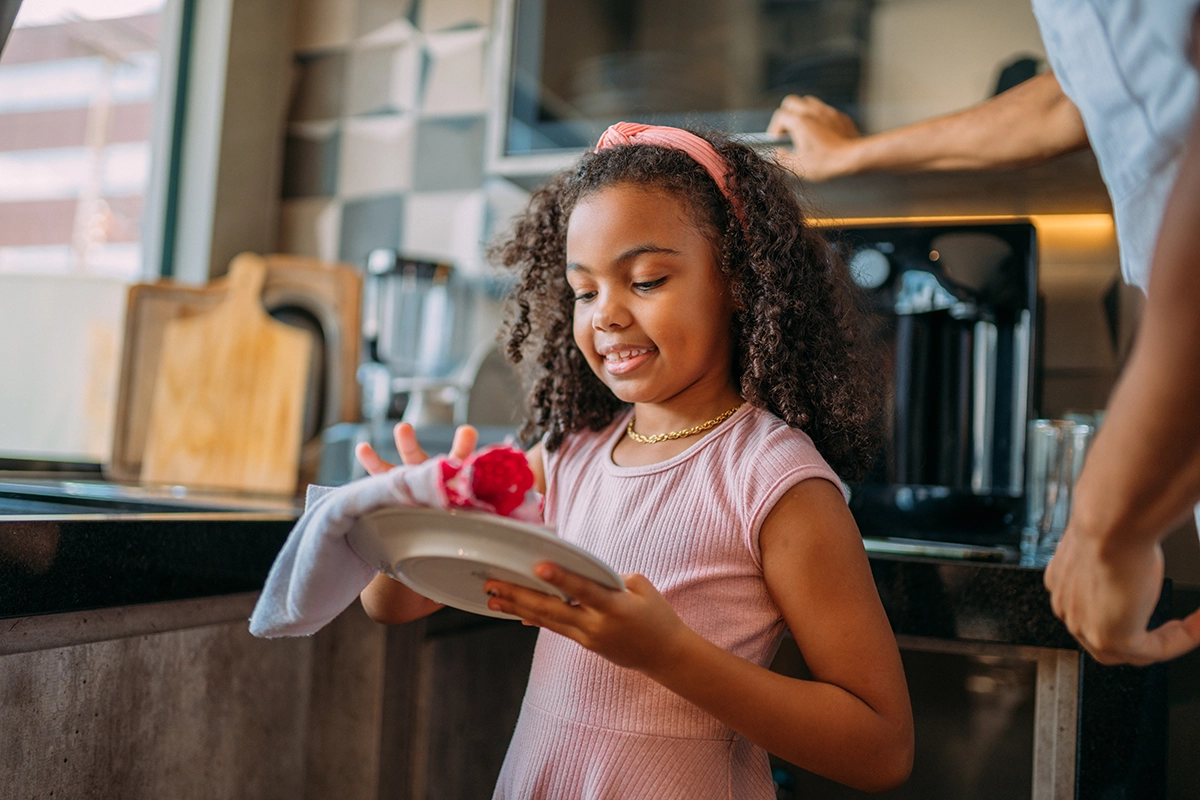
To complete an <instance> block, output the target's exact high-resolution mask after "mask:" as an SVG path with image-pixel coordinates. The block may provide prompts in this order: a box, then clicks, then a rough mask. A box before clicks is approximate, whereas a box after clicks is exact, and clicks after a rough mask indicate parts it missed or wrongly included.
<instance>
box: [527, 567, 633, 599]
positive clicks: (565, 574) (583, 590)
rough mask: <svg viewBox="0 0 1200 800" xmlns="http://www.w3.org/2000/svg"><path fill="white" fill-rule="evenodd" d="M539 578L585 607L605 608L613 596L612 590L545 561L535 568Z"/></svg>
mask: <svg viewBox="0 0 1200 800" xmlns="http://www.w3.org/2000/svg"><path fill="white" fill-rule="evenodd" d="M533 571H534V573H535V574H537V576H538V577H539V578H541V579H542V580H544V581H545V582H546V583H548V584H550V585H551V586H555V587H557V588H559V589H562V591H563V594H565V595H566V596H567V597H573V598H575V599H576V600H578V601H579V602H580V603H581V604H583V605H585V606H591V607H592V608H603V607H604V606H606V605H607V604H608V602H609V600H610V595H612V594H613V590H612V589H606V588H604V587H603V586H601V585H600V584H598V583H596V582H595V581H593V580H589V579H588V578H585V577H583V576H582V575H577V574H576V573H574V572H569V571H568V570H565V569H563V568H562V567H560V566H558V565H556V564H551V563H550V562H548V561H544V562H542V563H541V564H538V565H537V566H536V567H534V568H533Z"/></svg>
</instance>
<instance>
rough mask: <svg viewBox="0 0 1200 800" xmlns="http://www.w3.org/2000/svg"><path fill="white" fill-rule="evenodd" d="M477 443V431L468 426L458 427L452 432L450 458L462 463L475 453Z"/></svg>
mask: <svg viewBox="0 0 1200 800" xmlns="http://www.w3.org/2000/svg"><path fill="white" fill-rule="evenodd" d="M478 443H479V431H477V430H475V428H473V427H471V426H470V425H459V426H458V430H456V431H454V442H453V443H452V444H451V445H450V457H451V458H457V459H458V460H459V461H462V460H463V459H465V458H466V457H467V456H469V455H471V453H473V452H474V451H475V445H476V444H478Z"/></svg>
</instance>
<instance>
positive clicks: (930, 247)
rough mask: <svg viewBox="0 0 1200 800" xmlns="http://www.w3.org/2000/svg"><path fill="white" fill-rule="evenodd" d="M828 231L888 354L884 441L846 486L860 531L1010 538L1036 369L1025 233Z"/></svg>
mask: <svg viewBox="0 0 1200 800" xmlns="http://www.w3.org/2000/svg"><path fill="white" fill-rule="evenodd" d="M828 235H829V239H830V241H831V243H832V245H833V246H834V247H835V248H837V249H838V250H839V251H840V252H841V254H842V255H843V257H844V258H845V260H846V261H847V263H848V264H849V266H850V271H851V275H852V276H853V278H854V280H855V282H856V283H857V284H858V285H859V286H860V287H862V288H863V290H864V291H865V293H866V299H867V303H868V305H869V307H870V310H871V311H872V312H873V317H872V320H871V324H872V325H873V327H874V332H875V334H876V335H878V336H879V337H880V339H881V340H882V342H884V343H885V345H886V352H887V355H888V365H887V369H886V374H887V376H888V380H889V387H888V388H889V391H888V399H887V403H888V407H887V409H886V413H885V421H886V434H885V443H884V446H883V448H882V451H881V452H880V454H879V457H878V458H877V460H876V464H875V467H874V469H873V470H872V472H871V474H870V475H868V476H867V478H866V479H864V480H863V481H861V482H859V483H857V484H855V485H853V486H852V487H851V510H852V511H853V512H854V514H855V518H856V519H857V520H858V524H859V527H860V528H861V529H862V532H863V534H864V535H867V536H880V537H883V536H886V537H907V538H917V539H932V540H938V541H953V542H965V543H986V544H1000V543H1015V542H1016V541H1017V540H1018V538H1019V528H1020V521H1021V518H1022V512H1023V497H1022V495H1023V491H1024V461H1025V430H1026V424H1027V422H1028V420H1029V419H1031V418H1032V417H1033V416H1034V415H1035V413H1036V408H1037V403H1036V402H1035V398H1036V397H1037V394H1038V387H1037V386H1036V377H1037V375H1038V374H1039V373H1040V369H1039V362H1040V359H1039V357H1038V352H1039V343H1038V335H1037V334H1038V325H1037V317H1038V304H1037V240H1036V235H1035V231H1034V227H1033V225H1032V224H1031V223H1029V222H1024V221H1014V222H1007V221H1005V222H1001V223H990V222H987V223H976V222H963V223H957V222H946V223H942V222H937V223H933V224H922V225H912V224H908V223H904V224H896V225H890V224H889V225H878V226H869V227H866V226H864V227H858V226H853V227H841V228H836V229H830V230H829V231H828ZM1010 540H1011V541H1010Z"/></svg>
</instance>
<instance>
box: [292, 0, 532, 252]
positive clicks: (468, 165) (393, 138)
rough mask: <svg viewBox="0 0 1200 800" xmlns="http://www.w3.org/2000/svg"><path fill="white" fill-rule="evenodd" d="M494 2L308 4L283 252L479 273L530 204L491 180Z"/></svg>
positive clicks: (302, 11)
mask: <svg viewBox="0 0 1200 800" xmlns="http://www.w3.org/2000/svg"><path fill="white" fill-rule="evenodd" d="M493 45H494V35H493V6H492V0H302V1H301V3H300V8H299V19H298V23H297V40H296V48H295V78H294V88H293V98H292V103H291V108H290V112H289V124H288V133H287V146H286V155H285V163H284V183H283V209H282V219H281V232H280V234H281V235H280V248H281V249H283V250H285V251H290V252H294V253H300V254H305V255H311V256H316V257H318V258H323V259H326V260H334V259H336V260H341V261H347V262H350V263H353V264H357V265H360V266H361V265H362V264H363V263H364V260H365V257H366V255H367V253H368V252H369V251H371V250H372V249H375V248H378V247H394V248H398V249H399V250H400V251H401V252H403V253H405V254H407V255H410V256H418V257H433V258H437V259H440V260H448V261H450V262H451V263H453V264H454V265H455V266H457V267H458V268H460V269H461V270H462V271H463V272H464V273H465V274H479V273H481V272H482V271H484V270H485V265H484V261H483V249H484V247H483V244H484V242H485V241H486V240H487V239H488V238H489V237H490V236H491V235H493V234H494V233H495V232H496V231H497V230H498V229H499V227H500V226H503V225H504V224H506V223H507V222H508V220H509V219H510V218H511V216H512V214H513V213H514V212H515V211H516V210H518V209H519V208H520V206H521V205H522V204H523V202H524V198H525V194H524V192H522V191H521V190H520V189H518V188H516V187H515V186H513V185H512V184H510V183H508V182H507V181H504V180H502V179H496V178H491V179H489V178H486V177H485V175H484V146H485V144H484V142H485V126H486V116H487V108H488V104H489V97H488V80H487V78H486V73H487V65H488V63H489V58H490V56H489V49H490V48H491V47H492V46H493Z"/></svg>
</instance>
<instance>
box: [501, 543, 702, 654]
mask: <svg viewBox="0 0 1200 800" xmlns="http://www.w3.org/2000/svg"><path fill="white" fill-rule="evenodd" d="M534 571H535V572H536V573H537V576H538V577H539V578H541V579H542V580H544V581H546V582H547V583H549V584H552V585H553V586H555V587H557V588H559V589H561V590H562V591H563V593H564V594H565V595H567V596H568V597H572V598H574V599H575V604H570V603H564V602H563V601H562V600H559V599H558V598H557V597H554V596H551V595H548V594H543V593H542V592H538V591H534V590H533V589H526V588H523V587H521V586H514V585H513V584H511V583H503V582H501V581H488V582H487V583H485V584H484V586H483V588H484V591H486V592H488V594H490V595H492V597H491V599H489V600H488V608H490V609H492V610H493V611H503V612H505V613H507V614H515V615H516V616H518V617H520V618H521V619H522V620H524V621H525V622H526V624H529V625H536V626H538V627H541V628H548V629H550V630H552V631H554V632H555V633H560V634H562V635H563V636H566V637H567V638H569V639H573V640H575V641H576V642H578V643H579V644H581V645H583V646H584V647H586V648H587V649H588V650H591V651H592V652H594V653H598V654H599V655H602V656H604V657H605V658H607V659H608V660H609V661H611V662H613V663H614V664H616V665H617V666H621V667H628V668H630V669H636V670H638V671H640V672H646V673H652V672H655V671H657V670H658V669H659V668H661V666H662V665H663V664H664V663H665V662H667V661H669V660H670V659H671V656H672V654H673V651H674V648H675V646H676V645H678V644H680V643H681V642H682V641H683V640H684V639H685V638H686V637H687V635H688V634H689V633H691V631H690V630H689V629H688V627H687V626H686V625H684V624H683V621H682V620H680V619H679V617H678V616H677V615H676V614H675V610H674V609H673V608H671V605H670V603H668V602H667V601H666V599H665V598H664V597H663V596H662V595H661V594H659V593H658V590H656V589H655V588H654V586H653V585H651V583H650V581H648V580H646V578H645V577H644V576H642V575H622V576H621V577H622V578H623V579H624V581H625V587H626V589H627V590H628V591H624V592H619V591H617V590H615V589H608V588H606V587H604V586H601V585H600V584H598V583H596V582H595V581H592V580H589V579H587V578H584V577H583V576H581V575H577V574H575V573H574V572H568V571H567V570H565V569H563V568H561V567H559V566H556V565H554V564H549V563H541V564H538V565H537V567H535V569H534Z"/></svg>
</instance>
